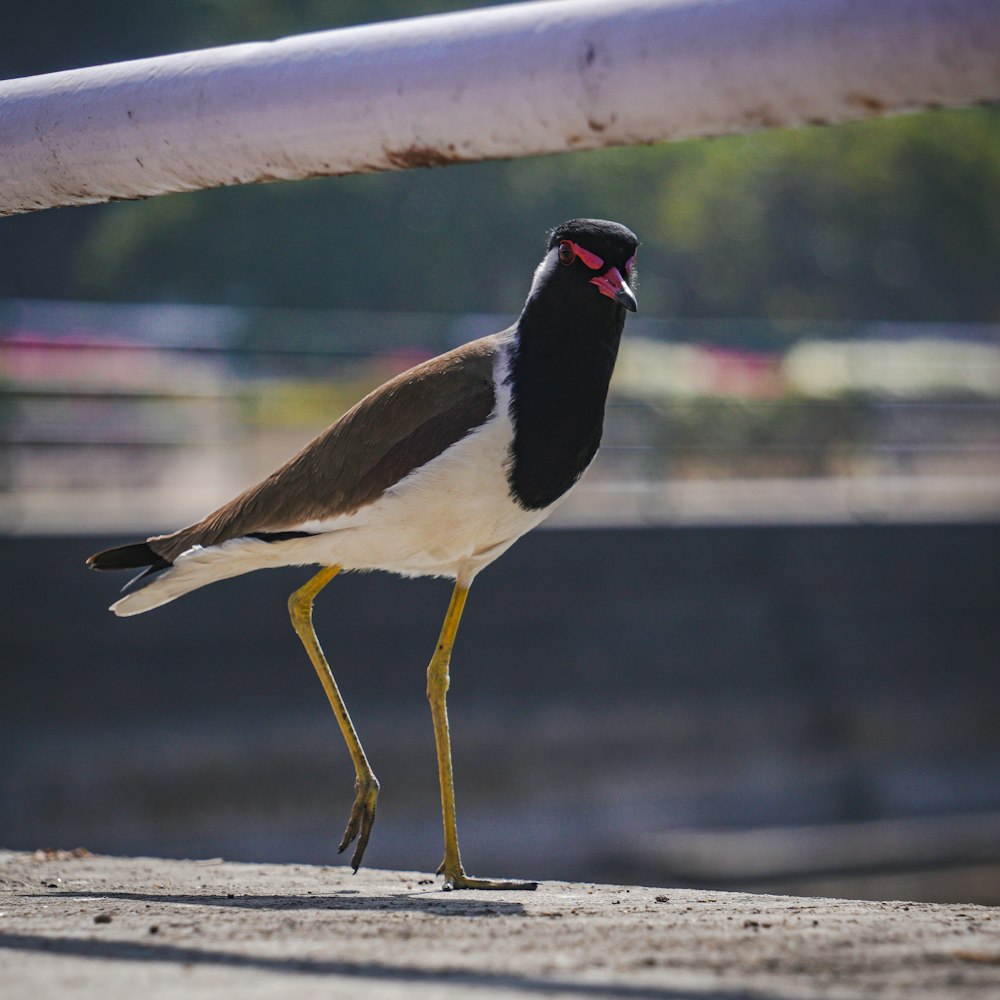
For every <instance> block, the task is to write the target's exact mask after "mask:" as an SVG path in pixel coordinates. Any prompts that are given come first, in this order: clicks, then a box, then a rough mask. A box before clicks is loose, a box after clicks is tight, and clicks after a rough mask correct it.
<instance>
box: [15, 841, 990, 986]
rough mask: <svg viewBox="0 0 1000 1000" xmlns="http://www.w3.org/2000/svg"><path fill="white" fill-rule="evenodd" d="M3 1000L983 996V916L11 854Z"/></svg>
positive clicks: (921, 908) (732, 896) (986, 934)
mask: <svg viewBox="0 0 1000 1000" xmlns="http://www.w3.org/2000/svg"><path fill="white" fill-rule="evenodd" d="M483 874H500V875H516V874H517V873H516V872H499V873H483ZM0 994H2V996H3V997H4V1000H20V998H28V997H30V998H32V1000H38V998H44V997H56V996H58V997H60V998H71V1000H76V998H90V997H94V998H97V997H100V998H101V1000H107V998H109V997H129V998H132V997H141V998H142V1000H160V998H172V997H178V998H179V997H184V998H185V1000H199V998H202V997H210V996H211V997H215V996H225V997H234V996H239V997H241V998H251V1000H256V998H265V997H286V996H308V997H310V998H311V997H340V996H351V997H352V998H353V997H357V998H364V1000H368V998H379V1000H381V998H403V997H405V998H406V1000H421V998H429V997H445V998H447V997H452V996H453V997H456V998H459V997H461V998H466V997H472V998H475V997H497V998H499V997H503V996H517V997H543V996H544V997H562V998H576V997H581V998H596V997H609V998H628V1000H678V998H681V997H712V998H716V1000H718V998H724V1000H735V998H738V997H790V998H791V997H794V998H812V997H835V998H851V997H858V998H873V997H878V998H892V997H899V998H907V1000H913V998H914V997H921V998H923V997H948V998H952V997H954V998H962V997H977V998H978V997H982V998H987V997H989V998H994V997H997V996H1000V910H998V909H993V908H988V907H981V906H971V905H969V906H967V905H942V904H926V903H906V902H856V901H844V900H830V899H815V898H801V897H788V896H764V895H752V894H741V893H727V892H710V891H706V890H673V889H648V888H641V887H635V886H633V887H625V886H614V885H592V884H582V883H560V882H551V883H544V884H543V885H542V886H540V887H539V889H538V890H537V891H536V892H533V893H532V892H522V893H498V892H489V893H475V892H468V891H463V892H451V893H446V892H442V891H441V889H440V884H439V881H438V880H435V879H434V878H432V877H431V876H430V875H426V874H420V873H414V872H394V871H377V870H362V871H361V872H360V873H359V874H358V875H356V876H355V875H352V874H351V873H350V870H349V869H347V868H341V867H337V868H325V867H324V868H321V867H309V866H305V865H262V864H236V863H232V862H224V861H222V860H219V859H213V860H207V861H167V860H160V859H151V858H112V857H100V856H93V855H91V854H89V852H86V851H77V852H65V851H39V852H35V853H27V854H25V853H13V852H8V853H0Z"/></svg>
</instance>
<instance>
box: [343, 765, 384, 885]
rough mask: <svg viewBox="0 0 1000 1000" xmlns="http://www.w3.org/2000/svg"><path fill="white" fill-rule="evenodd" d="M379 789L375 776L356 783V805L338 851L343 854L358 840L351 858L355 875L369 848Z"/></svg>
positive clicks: (363, 778) (371, 775)
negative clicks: (366, 849)
mask: <svg viewBox="0 0 1000 1000" xmlns="http://www.w3.org/2000/svg"><path fill="white" fill-rule="evenodd" d="M378 789H379V784H378V779H377V778H376V777H375V775H374V774H369V775H368V776H367V777H361V778H358V779H357V780H356V781H355V782H354V805H353V807H352V808H351V818H350V819H349V820H348V821H347V829H346V830H345V831H344V839H343V840H341V842H340V847H339V848H337V851H338V853H341V854H342V853H343V852H344V851H345V850H346V849H347V846H348V844H350V843H351V842H352V841H354V839H355V838H357V841H358V843H357V845H356V846H355V848H354V854H353V855H352V857H351V867H352V868H353V869H354V871H355V873H357V870H358V868H359V867H360V866H361V859H362V858H363V857H364V854H365V848H366V847H367V846H368V838H369V837H370V836H371V835H372V826H373V825H374V823H375V802H376V800H377V799H378Z"/></svg>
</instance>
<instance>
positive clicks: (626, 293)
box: [590, 267, 639, 312]
mask: <svg viewBox="0 0 1000 1000" xmlns="http://www.w3.org/2000/svg"><path fill="white" fill-rule="evenodd" d="M590 283H591V284H592V285H597V288H598V291H600V293H601V294H602V295H606V296H607V297H608V298H609V299H614V300H615V302H617V303H618V304H619V305H622V306H624V307H625V308H626V309H628V310H629V311H630V312H635V311H636V309H637V308H638V307H639V303H638V302H636V300H635V293H634V292H633V291H632V289H631V288H629V287H628V282H627V281H626V280H625V279H624V278H623V277H622V273H621V271H619V270H618V268H617V267H609V268H608V269H607V271H605V272H604V274H602V275H599V276H598V277H596V278H591V279H590Z"/></svg>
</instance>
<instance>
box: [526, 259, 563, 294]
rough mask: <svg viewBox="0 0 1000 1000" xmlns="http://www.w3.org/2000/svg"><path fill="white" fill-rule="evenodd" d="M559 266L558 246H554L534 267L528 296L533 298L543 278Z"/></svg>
mask: <svg viewBox="0 0 1000 1000" xmlns="http://www.w3.org/2000/svg"><path fill="white" fill-rule="evenodd" d="M558 266H559V247H558V246H554V247H553V248H552V249H551V250H550V251H549V252H548V253H547V254H546V255H545V256H544V257H543V258H542V260H541V263H540V264H539V265H538V267H536V268H535V276H534V277H533V278H532V279H531V289H530V290H529V292H528V298H529V299H530V298H533V297H534V295H535V292H537V291H538V288H539V286H540V285H541V284H542V282H544V281H545V279H546V278H547V277H548V276H549V275H550V274H551V273H552V272H553V271H554V270H555V269H556V268H557V267H558Z"/></svg>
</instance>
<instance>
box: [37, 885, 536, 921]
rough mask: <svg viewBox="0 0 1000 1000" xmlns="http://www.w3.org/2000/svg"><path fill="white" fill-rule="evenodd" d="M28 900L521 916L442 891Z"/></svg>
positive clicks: (512, 908)
mask: <svg viewBox="0 0 1000 1000" xmlns="http://www.w3.org/2000/svg"><path fill="white" fill-rule="evenodd" d="M31 896H32V898H37V899H43V898H44V899H51V898H52V897H54V896H57V897H58V896H62V897H64V898H70V899H101V900H115V899H120V900H127V901H129V902H139V903H160V904H164V903H167V904H178V905H182V906H219V907H229V908H236V909H245V910H279V911H280V910H284V911H288V910H359V911H382V912H388V911H396V912H413V911H418V912H424V913H432V914H434V915H436V916H440V917H501V916H504V917H510V916H514V917H523V916H525V909H524V906H523V905H522V904H521V903H516V902H511V901H509V900H495V899H483V900H478V899H455V898H454V897H453V896H451V894H449V893H444V892H436V893H430V892H418V893H409V894H407V893H400V894H399V895H385V896H369V895H365V894H364V893H361V892H359V891H358V890H356V889H344V890H343V891H340V892H335V893H324V894H322V895H321V894H313V893H309V894H306V895H280V896H277V895H276V896H270V895H261V894H257V893H246V894H240V893H226V894H225V895H222V894H221V893H216V894H210V893H204V894H201V893H160V892H155V893H153V892H113V891H111V892H109V891H101V892H87V891H81V892H73V891H64V892H45V893H32V894H31Z"/></svg>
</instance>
